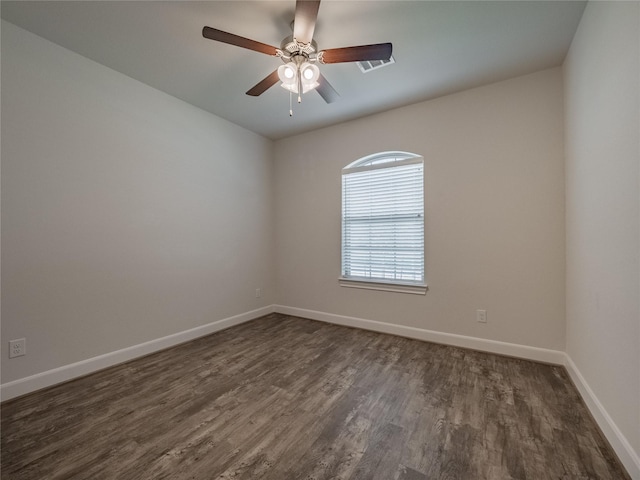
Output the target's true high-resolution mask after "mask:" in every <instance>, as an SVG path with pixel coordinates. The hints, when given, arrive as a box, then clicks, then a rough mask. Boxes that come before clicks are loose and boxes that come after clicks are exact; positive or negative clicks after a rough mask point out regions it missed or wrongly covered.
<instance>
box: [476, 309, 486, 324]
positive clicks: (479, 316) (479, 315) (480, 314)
mask: <svg viewBox="0 0 640 480" xmlns="http://www.w3.org/2000/svg"><path fill="white" fill-rule="evenodd" d="M476 321H478V322H480V323H487V311H486V310H476Z"/></svg>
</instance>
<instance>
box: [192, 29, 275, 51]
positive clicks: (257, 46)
mask: <svg viewBox="0 0 640 480" xmlns="http://www.w3.org/2000/svg"><path fill="white" fill-rule="evenodd" d="M202 36H203V37H204V38H208V39H209V40H215V41H217V42H223V43H228V44H229V45H235V46H237V47H242V48H248V49H249V50H253V51H256V52H260V53H266V54H267V55H273V56H275V55H276V51H277V49H276V47H272V46H271V45H267V44H266V43H261V42H256V41H255V40H251V39H250V38H245V37H241V36H240V35H234V34H233V33H228V32H223V31H222V30H218V29H217V28H211V27H204V28H203V29H202Z"/></svg>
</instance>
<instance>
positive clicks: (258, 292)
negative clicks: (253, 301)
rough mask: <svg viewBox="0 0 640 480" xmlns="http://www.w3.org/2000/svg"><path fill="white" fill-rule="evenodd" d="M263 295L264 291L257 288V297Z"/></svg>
mask: <svg viewBox="0 0 640 480" xmlns="http://www.w3.org/2000/svg"><path fill="white" fill-rule="evenodd" d="M261 296H262V292H261V291H260V289H259V288H256V298H260V297H261Z"/></svg>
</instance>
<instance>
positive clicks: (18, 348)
mask: <svg viewBox="0 0 640 480" xmlns="http://www.w3.org/2000/svg"><path fill="white" fill-rule="evenodd" d="M26 354H27V340H26V339H24V338H19V339H17V340H9V358H14V357H21V356H22V355H26Z"/></svg>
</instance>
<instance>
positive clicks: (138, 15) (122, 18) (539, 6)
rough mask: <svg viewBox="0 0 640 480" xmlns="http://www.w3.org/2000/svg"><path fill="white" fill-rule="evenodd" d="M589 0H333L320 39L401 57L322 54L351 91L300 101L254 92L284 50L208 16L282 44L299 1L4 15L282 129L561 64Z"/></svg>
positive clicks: (267, 128)
mask: <svg viewBox="0 0 640 480" xmlns="http://www.w3.org/2000/svg"><path fill="white" fill-rule="evenodd" d="M584 6H585V2H582V1H496V2H485V1H469V2H459V1H444V2H432V1H398V0H395V1H378V0H376V1H347V0H324V1H323V2H322V4H321V5H320V11H319V14H318V24H317V27H316V30H315V34H314V40H315V41H316V42H317V43H318V47H319V49H327V48H336V47H346V46H351V45H365V44H371V43H382V42H392V43H393V56H394V58H395V61H396V63H395V64H393V65H390V66H388V67H385V68H382V69H380V70H374V71H372V72H369V73H366V74H363V73H362V72H361V71H360V70H359V68H358V67H357V66H356V64H354V63H345V64H332V65H321V71H322V73H323V74H324V76H325V77H326V78H327V80H328V81H329V82H330V83H331V84H332V85H333V87H334V88H335V89H336V90H337V91H338V92H339V93H340V95H341V97H340V99H339V100H338V101H337V102H334V103H332V104H326V103H325V102H324V101H323V100H322V99H321V98H320V96H319V95H318V94H317V93H316V92H309V93H307V94H306V95H304V97H303V100H302V104H301V105H297V104H294V116H293V117H292V118H290V117H289V114H288V110H289V95H288V92H287V91H285V90H284V89H283V88H280V87H279V86H277V85H276V86H274V87H272V88H271V89H269V90H268V91H267V92H265V93H264V94H263V95H261V96H260V97H249V96H247V95H245V93H244V92H246V91H247V90H248V89H249V88H251V87H252V86H253V85H254V84H256V83H257V82H258V81H259V80H261V79H262V78H264V77H265V76H267V75H268V74H269V73H271V72H272V71H273V70H274V69H275V68H277V66H278V65H280V64H281V62H280V60H278V59H277V58H275V57H269V56H267V55H263V54H260V53H256V52H253V51H250V50H246V49H243V48H239V47H235V46H231V45H227V44H223V43H219V42H213V41H211V40H207V39H204V38H203V37H202V33H201V32H202V27H203V26H205V25H208V26H211V27H214V28H218V29H221V30H226V31H228V32H232V33H235V34H237V35H241V36H244V37H248V38H251V39H254V40H257V41H260V42H263V43H267V44H270V45H274V46H276V47H279V46H280V42H281V41H282V39H283V38H284V37H286V36H287V35H290V34H291V28H290V24H291V21H292V20H293V15H294V10H295V1H294V0H287V1H251V2H249V1H240V0H234V1H226V2H225V1H205V2H191V1H174V2H168V1H137V2H128V1H69V2H67V1H42V2H35V1H28V2H27V1H2V4H1V10H2V18H4V19H5V20H7V21H9V22H11V23H14V24H16V25H18V26H20V27H22V28H24V29H26V30H29V31H31V32H33V33H35V34H37V35H40V36H42V37H44V38H46V39H48V40H51V41H52V42H55V43H57V44H59V45H62V46H63V47H66V48H68V49H70V50H73V51H75V52H77V53H79V54H81V55H83V56H85V57H88V58H90V59H92V60H94V61H96V62H99V63H101V64H103V65H106V66H108V67H110V68H113V69H114V70H117V71H119V72H121V73H124V74H126V75H128V76H130V77H132V78H135V79H137V80H139V81H141V82H144V83H146V84H148V85H150V86H152V87H155V88H157V89H159V90H162V91H164V92H166V93H168V94H170V95H173V96H175V97H178V98H180V99H182V100H184V101H186V102H188V103H191V104H193V105H196V106H198V107H200V108H202V109H204V110H207V111H209V112H211V113H214V114H216V115H218V116H220V117H223V118H225V119H227V120H230V121H232V122H234V123H236V124H238V125H241V126H243V127H245V128H247V129H249V130H252V131H254V132H257V133H259V134H261V135H264V136H266V137H269V138H272V139H278V138H283V137H286V136H289V135H293V134H297V133H301V132H305V131H309V130H313V129H316V128H319V127H323V126H327V125H331V124H335V123H339V122H342V121H345V120H350V119H354V118H357V117H361V116H364V115H368V114H372V113H375V112H380V111H383V110H387V109H390V108H395V107H398V106H402V105H407V104H410V103H414V102H417V101H422V100H427V99H432V98H435V97H439V96H442V95H446V94H449V93H453V92H456V91H460V90H464V89H468V88H472V87H475V86H479V85H483V84H487V83H491V82H495V81H499V80H503V79H506V78H510V77H515V76H518V75H523V74H526V73H530V72H534V71H536V70H541V69H545V68H550V67H553V66H557V65H560V64H561V63H562V61H563V60H564V57H565V55H566V53H567V50H568V48H569V45H570V43H571V39H572V38H573V35H574V33H575V31H576V28H577V26H578V23H579V21H580V17H581V16H582V11H583V9H584Z"/></svg>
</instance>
